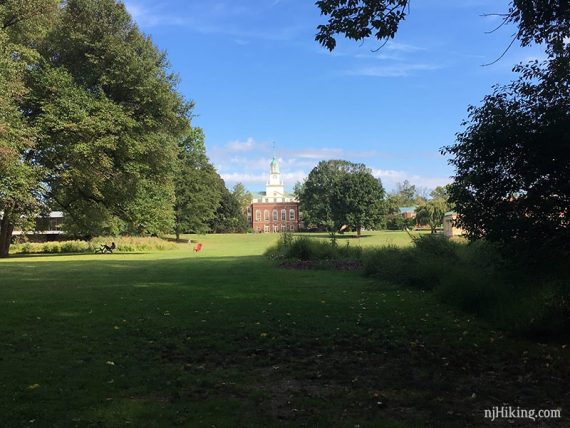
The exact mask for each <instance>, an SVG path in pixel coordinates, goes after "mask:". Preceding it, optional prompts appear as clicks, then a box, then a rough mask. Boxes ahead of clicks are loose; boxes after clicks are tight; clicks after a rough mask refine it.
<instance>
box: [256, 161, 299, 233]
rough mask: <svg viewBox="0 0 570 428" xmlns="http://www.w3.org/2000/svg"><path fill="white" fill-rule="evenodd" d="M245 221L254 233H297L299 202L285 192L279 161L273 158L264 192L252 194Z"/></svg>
mask: <svg viewBox="0 0 570 428" xmlns="http://www.w3.org/2000/svg"><path fill="white" fill-rule="evenodd" d="M247 221H248V224H249V225H250V226H251V227H252V228H253V230H254V231H255V232H271V233H276V232H286V231H287V232H298V231H299V224H300V219H299V201H297V199H295V196H294V195H292V194H290V193H287V192H285V186H284V185H283V181H282V180H281V172H280V171H279V161H278V160H277V159H276V158H275V156H273V160H272V161H271V164H270V170H269V180H268V181H267V184H266V185H265V192H259V193H254V194H253V195H252V200H251V205H250V206H249V207H248V208H247Z"/></svg>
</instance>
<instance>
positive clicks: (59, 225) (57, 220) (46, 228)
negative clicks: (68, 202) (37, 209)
mask: <svg viewBox="0 0 570 428" xmlns="http://www.w3.org/2000/svg"><path fill="white" fill-rule="evenodd" d="M64 234H65V232H64V231H63V213H62V212H61V211H52V212H50V213H49V214H48V215H47V216H40V217H38V218H37V219H36V225H35V227H34V230H33V231H27V232H24V231H22V230H14V232H13V233H12V236H22V235H26V236H28V237H29V238H32V239H33V240H41V241H55V240H57V239H59V237H60V235H64Z"/></svg>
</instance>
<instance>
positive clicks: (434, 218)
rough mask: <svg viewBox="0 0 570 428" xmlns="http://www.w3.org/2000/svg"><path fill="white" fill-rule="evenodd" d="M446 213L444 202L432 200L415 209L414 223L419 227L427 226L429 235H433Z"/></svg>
mask: <svg viewBox="0 0 570 428" xmlns="http://www.w3.org/2000/svg"><path fill="white" fill-rule="evenodd" d="M446 211H447V206H446V204H445V202H444V201H441V200H438V199H433V200H431V201H428V202H426V203H425V204H423V205H421V206H419V207H418V208H417V209H416V222H417V224H420V225H424V224H427V225H429V227H430V228H431V233H435V232H436V231H437V228H438V227H441V226H442V224H443V216H444V214H445V212H446Z"/></svg>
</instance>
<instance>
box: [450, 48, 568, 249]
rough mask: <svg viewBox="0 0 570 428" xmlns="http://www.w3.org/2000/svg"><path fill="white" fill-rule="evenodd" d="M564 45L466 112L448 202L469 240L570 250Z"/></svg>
mask: <svg viewBox="0 0 570 428" xmlns="http://www.w3.org/2000/svg"><path fill="white" fill-rule="evenodd" d="M569 58H570V47H569V46H566V51H565V54H564V55H561V56H551V57H550V59H549V60H548V61H546V62H545V63H543V64H539V63H538V62H536V61H535V62H532V63H530V64H528V65H521V66H519V67H517V68H516V70H517V71H518V73H519V76H520V77H519V79H518V80H516V81H514V82H512V83H510V84H508V85H503V86H497V87H495V89H494V91H493V93H492V94H491V95H488V96H486V97H485V99H484V101H483V104H482V105H481V106H479V107H470V109H469V119H468V120H467V121H466V122H465V123H464V127H465V130H464V131H463V132H461V133H460V134H458V136H457V143H456V144H454V145H451V146H448V147H445V148H444V153H448V154H451V155H452V156H453V158H452V160H451V164H452V165H453V166H454V167H455V168H456V173H455V177H454V178H455V181H454V183H453V184H452V185H451V186H450V196H451V200H452V202H454V203H455V204H456V206H457V210H458V212H460V213H461V216H460V219H459V224H460V225H461V226H462V227H463V228H464V229H465V230H466V232H467V234H468V235H469V236H470V237H472V238H480V237H486V238H487V239H489V240H492V241H498V242H503V243H506V244H517V245H519V246H524V247H526V248H534V249H536V250H541V249H544V248H550V249H554V248H559V249H564V250H566V251H568V250H570V244H569V243H570V220H569V219H570V208H569V207H570V116H569V112H570V61H569Z"/></svg>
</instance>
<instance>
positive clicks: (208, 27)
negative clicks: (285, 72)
mask: <svg viewBox="0 0 570 428" xmlns="http://www.w3.org/2000/svg"><path fill="white" fill-rule="evenodd" d="M124 4H125V7H126V8H127V11H128V12H129V13H130V14H131V16H132V17H133V19H134V20H135V21H136V22H137V23H138V24H139V25H140V26H142V27H144V28H151V27H159V26H176V27H184V28H185V29H187V30H189V31H193V32H196V33H201V34H208V35H214V34H219V35H224V36H228V37H231V38H232V39H233V41H234V42H235V43H236V44H238V45H245V44H248V43H249V40H250V39H258V40H267V41H289V40H292V39H294V38H295V37H296V36H297V35H298V34H299V33H301V32H302V31H303V30H305V28H304V27H303V26H301V25H298V24H293V25H289V26H277V27H276V26H267V25H265V26H264V25H262V24H260V23H259V21H255V19H254V21H250V20H248V18H255V17H256V16H257V15H258V14H259V13H260V10H259V9H260V8H252V7H246V6H245V5H239V4H236V3H234V2H228V1H220V0H218V1H212V2H211V3H200V5H199V7H197V6H196V5H194V6H193V5H192V3H189V5H188V7H187V8H185V12H184V13H183V14H173V13H172V12H170V9H168V3H166V2H155V3H151V2H146V1H144V0H127V1H125V2H124ZM266 6H267V7H272V6H271V5H266ZM254 22H255V23H254Z"/></svg>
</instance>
